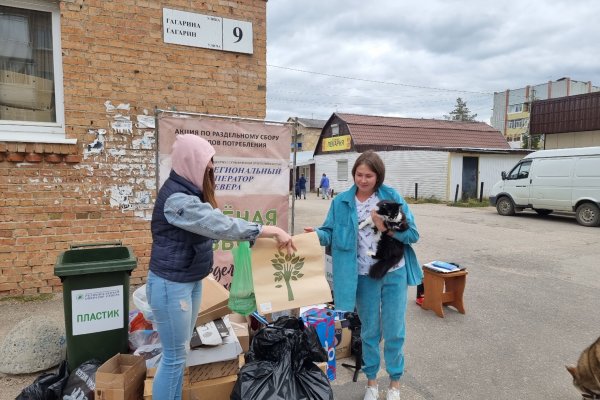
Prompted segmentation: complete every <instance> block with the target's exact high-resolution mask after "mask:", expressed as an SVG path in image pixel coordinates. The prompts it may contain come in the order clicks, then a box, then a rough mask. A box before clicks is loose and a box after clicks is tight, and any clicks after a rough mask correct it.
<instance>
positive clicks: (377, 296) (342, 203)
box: [305, 150, 423, 400]
mask: <svg viewBox="0 0 600 400" xmlns="http://www.w3.org/2000/svg"><path fill="white" fill-rule="evenodd" d="M352 177H353V178H354V185H352V187H351V188H350V189H348V190H347V191H345V192H342V193H340V194H338V195H337V196H335V197H334V199H333V202H332V203H331V206H330V207H329V212H328V214H327V217H326V218H325V222H323V225H322V226H321V227H319V228H317V229H316V232H317V235H318V236H319V241H320V242H321V245H322V246H331V256H332V262H333V296H334V302H335V307H336V309H339V310H344V311H354V310H355V308H356V311H357V312H358V316H359V319H360V321H361V339H362V355H363V367H362V371H363V372H364V373H365V375H366V376H367V390H366V393H365V396H364V400H376V399H378V398H379V389H378V386H377V373H378V372H379V366H380V362H381V355H380V351H379V343H380V341H381V339H382V338H383V340H384V347H383V358H384V359H385V366H386V372H387V373H388V375H389V377H390V387H389V389H388V391H387V395H386V399H387V400H399V399H400V377H401V376H402V374H403V373H404V353H403V345H404V336H405V313H406V299H407V290H408V286H409V285H410V286H414V285H418V284H419V283H421V280H422V278H423V272H422V271H421V267H420V264H419V262H418V261H417V257H416V255H415V252H414V250H413V249H412V247H411V244H412V243H415V242H416V241H417V240H418V239H419V232H418V231H417V226H416V225H415V220H414V217H413V215H412V213H411V212H410V209H409V208H408V205H407V204H406V201H404V199H403V198H402V196H400V194H398V192H396V190H394V189H393V188H391V187H390V186H387V185H384V184H383V181H384V179H385V165H384V164H383V161H382V160H381V158H380V157H379V156H378V155H377V154H376V153H375V152H373V151H371V150H368V151H365V152H364V153H362V154H361V155H360V156H359V157H358V158H357V159H356V162H355V163H354V166H353V167H352ZM380 200H392V201H395V202H398V203H401V204H402V212H403V213H404V214H405V215H406V222H407V225H408V227H407V229H406V230H403V231H402V232H401V231H392V230H389V229H388V228H387V227H386V226H385V224H384V221H383V219H382V218H381V217H380V216H379V215H378V214H377V213H376V212H375V211H374V210H375V209H377V206H376V204H377V202H378V201H380ZM368 216H371V218H372V219H373V222H374V223H375V226H376V228H377V230H378V231H380V232H381V234H382V235H389V236H391V237H393V238H394V239H396V240H398V241H400V242H402V243H404V258H403V259H402V260H401V261H400V262H399V263H398V264H397V265H396V266H395V267H392V268H391V269H390V270H389V271H388V272H387V273H386V274H385V275H384V276H383V278H381V279H374V278H371V277H369V268H370V267H371V265H373V264H374V263H375V261H376V260H374V259H373V258H372V257H371V256H370V255H369V254H370V251H373V250H375V248H376V245H377V244H376V243H375V241H374V239H373V238H374V235H373V228H372V226H370V225H367V226H365V227H364V228H363V229H359V228H358V225H359V223H360V222H362V221H364V220H365V219H366V218H367V217H368ZM313 230H314V229H313V228H311V227H309V228H305V231H308V232H311V231H313Z"/></svg>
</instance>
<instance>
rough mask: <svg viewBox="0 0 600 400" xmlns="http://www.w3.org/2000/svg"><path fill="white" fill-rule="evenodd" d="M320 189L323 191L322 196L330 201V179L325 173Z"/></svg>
mask: <svg viewBox="0 0 600 400" xmlns="http://www.w3.org/2000/svg"><path fill="white" fill-rule="evenodd" d="M319 188H320V189H321V196H323V198H324V199H329V178H328V177H327V175H325V173H323V176H322V177H321V183H320V184H319Z"/></svg>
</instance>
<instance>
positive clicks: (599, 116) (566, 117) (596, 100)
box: [529, 92, 600, 135]
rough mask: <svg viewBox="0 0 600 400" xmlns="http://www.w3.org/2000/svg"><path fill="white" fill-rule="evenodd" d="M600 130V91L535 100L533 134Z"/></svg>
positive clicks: (532, 122) (532, 120)
mask: <svg viewBox="0 0 600 400" xmlns="http://www.w3.org/2000/svg"><path fill="white" fill-rule="evenodd" d="M597 130H600V92H591V93H584V94H579V95H575V96H568V97H558V98H555V99H548V100H536V101H534V102H533V103H531V114H530V117H529V131H530V132H531V134H532V135H539V134H553V133H565V132H583V131H597Z"/></svg>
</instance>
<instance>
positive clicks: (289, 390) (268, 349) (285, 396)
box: [230, 317, 333, 400]
mask: <svg viewBox="0 0 600 400" xmlns="http://www.w3.org/2000/svg"><path fill="white" fill-rule="evenodd" d="M322 361H327V353H326V352H325V349H323V347H322V346H321V344H320V342H319V338H318V336H317V333H316V331H315V330H314V328H313V327H305V326H304V323H303V322H302V320H301V319H298V318H291V317H281V318H279V319H278V320H277V321H275V323H273V324H272V325H268V326H266V327H265V328H263V329H261V330H260V331H258V333H257V334H256V335H255V337H254V339H253V340H252V346H251V349H250V351H249V352H248V353H247V355H246V364H245V365H244V366H243V367H242V369H241V370H240V372H239V375H238V380H237V382H236V384H235V386H234V388H233V391H232V393H231V397H230V399H231V400H242V399H243V400H279V399H281V400H321V399H322V400H333V391H332V390H331V386H330V384H329V379H328V378H327V375H325V373H323V371H321V369H319V367H317V366H316V365H315V364H314V362H322Z"/></svg>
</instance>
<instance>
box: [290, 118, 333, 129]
mask: <svg viewBox="0 0 600 400" xmlns="http://www.w3.org/2000/svg"><path fill="white" fill-rule="evenodd" d="M293 120H294V118H291V117H290V118H288V122H291V121H293ZM326 122H327V120H325V119H310V118H298V123H299V124H300V125H302V126H304V127H305V128H316V129H323V127H324V126H325V123H326Z"/></svg>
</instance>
